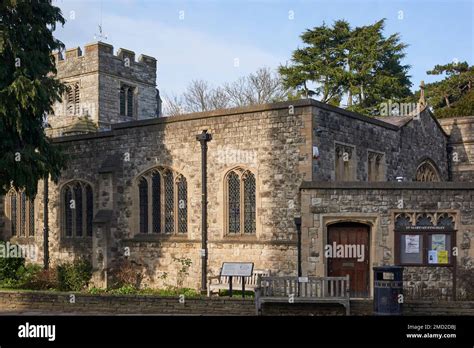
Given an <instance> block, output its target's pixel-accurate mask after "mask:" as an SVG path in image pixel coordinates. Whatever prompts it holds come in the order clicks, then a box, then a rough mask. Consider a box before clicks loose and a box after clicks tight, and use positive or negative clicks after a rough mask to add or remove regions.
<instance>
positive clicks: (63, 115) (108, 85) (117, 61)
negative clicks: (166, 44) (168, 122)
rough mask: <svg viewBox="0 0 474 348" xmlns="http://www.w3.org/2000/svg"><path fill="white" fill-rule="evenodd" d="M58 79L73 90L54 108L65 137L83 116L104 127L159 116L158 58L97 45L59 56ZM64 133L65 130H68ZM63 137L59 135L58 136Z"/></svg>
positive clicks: (56, 123)
mask: <svg viewBox="0 0 474 348" xmlns="http://www.w3.org/2000/svg"><path fill="white" fill-rule="evenodd" d="M53 56H54V59H55V64H56V70H57V73H56V76H57V78H58V79H59V80H61V82H63V83H64V84H66V86H68V88H67V91H66V94H65V95H64V97H63V101H62V102H61V103H56V104H55V106H54V114H53V115H51V117H50V118H49V120H50V122H49V123H50V125H51V126H52V127H53V128H55V129H61V131H60V132H59V133H64V132H65V131H67V128H68V127H70V126H71V125H73V124H74V123H75V122H76V121H77V120H76V118H77V117H84V116H87V117H88V118H89V119H90V120H91V121H92V122H94V123H95V124H96V125H97V127H98V129H104V128H107V127H108V126H110V124H113V123H119V122H128V121H131V120H139V119H147V118H154V117H158V116H159V114H160V105H161V100H160V99H159V93H158V90H157V89H156V67H157V61H156V59H155V58H154V57H151V56H148V55H144V54H141V55H139V56H138V60H136V58H135V52H134V51H131V50H128V49H125V48H119V49H118V50H117V52H116V54H114V47H113V46H112V45H110V44H107V43H104V42H100V41H99V42H94V43H90V44H87V45H85V46H84V48H81V47H73V48H68V49H66V50H64V51H62V52H53ZM63 130H64V131H63ZM56 133H58V132H56Z"/></svg>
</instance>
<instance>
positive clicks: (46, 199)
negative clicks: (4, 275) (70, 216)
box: [43, 174, 49, 269]
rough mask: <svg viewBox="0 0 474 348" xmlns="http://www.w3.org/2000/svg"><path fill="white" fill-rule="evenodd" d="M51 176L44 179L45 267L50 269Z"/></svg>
mask: <svg viewBox="0 0 474 348" xmlns="http://www.w3.org/2000/svg"><path fill="white" fill-rule="evenodd" d="M48 181H49V174H48V175H46V177H45V178H44V192H43V209H44V211H43V223H44V225H43V254H44V255H43V267H44V269H48V268H49V226H48V203H49V197H48V195H49V193H48V191H49V187H48V185H49V183H48Z"/></svg>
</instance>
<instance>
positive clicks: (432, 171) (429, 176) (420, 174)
mask: <svg viewBox="0 0 474 348" xmlns="http://www.w3.org/2000/svg"><path fill="white" fill-rule="evenodd" d="M415 181H425V182H435V181H440V175H439V172H438V170H437V169H436V166H435V165H434V163H433V162H432V161H431V160H425V161H423V162H422V163H421V164H420V165H419V166H418V168H417V169H416V175H415Z"/></svg>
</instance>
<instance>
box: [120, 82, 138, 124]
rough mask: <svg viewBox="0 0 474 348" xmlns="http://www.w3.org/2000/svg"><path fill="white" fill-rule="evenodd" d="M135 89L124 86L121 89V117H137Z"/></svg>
mask: <svg viewBox="0 0 474 348" xmlns="http://www.w3.org/2000/svg"><path fill="white" fill-rule="evenodd" d="M134 104H135V87H132V86H129V85H125V84H123V85H122V86H121V87H120V115H121V116H128V117H133V116H135V111H134V110H135V108H134Z"/></svg>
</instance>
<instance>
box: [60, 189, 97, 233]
mask: <svg viewBox="0 0 474 348" xmlns="http://www.w3.org/2000/svg"><path fill="white" fill-rule="evenodd" d="M61 197H62V207H63V209H62V210H63V213H62V221H63V223H62V225H63V231H64V232H63V233H64V236H66V237H79V238H80V237H92V219H93V214H94V206H93V205H94V200H93V194H92V187H91V185H89V184H88V183H86V182H84V181H77V180H75V181H71V182H69V183H67V184H66V185H64V187H63V188H62V194H61Z"/></svg>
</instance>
